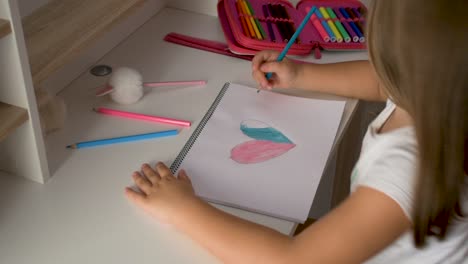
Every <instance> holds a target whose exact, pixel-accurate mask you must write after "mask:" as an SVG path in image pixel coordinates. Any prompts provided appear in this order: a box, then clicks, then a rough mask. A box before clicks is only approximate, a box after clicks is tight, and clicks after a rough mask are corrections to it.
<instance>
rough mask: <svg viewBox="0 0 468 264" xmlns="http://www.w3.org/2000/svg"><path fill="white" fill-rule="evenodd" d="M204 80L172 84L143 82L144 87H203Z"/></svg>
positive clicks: (174, 82) (173, 82)
mask: <svg viewBox="0 0 468 264" xmlns="http://www.w3.org/2000/svg"><path fill="white" fill-rule="evenodd" d="M205 84H206V81H205V80H196V81H172V82H145V83H143V85H144V86H146V87H159V86H176V85H205Z"/></svg>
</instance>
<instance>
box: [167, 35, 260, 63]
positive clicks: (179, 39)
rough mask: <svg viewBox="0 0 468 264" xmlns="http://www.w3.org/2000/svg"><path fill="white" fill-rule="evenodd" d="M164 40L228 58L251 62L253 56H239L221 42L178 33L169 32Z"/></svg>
mask: <svg viewBox="0 0 468 264" xmlns="http://www.w3.org/2000/svg"><path fill="white" fill-rule="evenodd" d="M164 40H165V41H167V42H171V43H175V44H179V45H182V46H186V47H190V48H194V49H200V50H204V51H209V52H213V53H218V54H222V55H226V56H230V57H235V58H239V59H243V60H248V61H251V60H252V58H253V56H251V55H241V54H236V53H233V52H232V51H231V50H230V49H229V47H228V46H227V45H226V44H224V43H221V42H217V41H213V40H206V39H201V38H195V37H191V36H187V35H182V34H178V33H174V32H171V33H169V34H167V35H166V36H165V37H164Z"/></svg>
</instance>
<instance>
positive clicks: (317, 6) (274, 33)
mask: <svg viewBox="0 0 468 264" xmlns="http://www.w3.org/2000/svg"><path fill="white" fill-rule="evenodd" d="M310 10H313V12H312V15H311V16H310V18H308V19H306V24H305V26H304V27H303V30H302V31H301V32H300V34H298V36H297V37H296V38H295V39H294V41H293V42H292V44H293V45H292V46H291V47H290V48H289V49H288V54H289V55H300V56H301V55H310V54H313V55H314V56H315V58H317V59H319V58H320V57H321V53H320V51H321V50H329V51H332V50H365V49H366V43H365V42H366V41H365V36H364V30H365V25H364V24H365V14H366V13H367V9H366V7H365V6H364V5H363V4H362V3H361V2H360V1H358V0H346V1H327V0H301V1H298V2H297V3H296V4H295V5H294V4H293V3H291V2H288V1H287V0H274V1H273V0H219V1H218V16H219V20H220V24H221V27H222V28H223V31H224V34H225V37H226V42H227V45H228V47H229V49H230V50H231V51H232V52H234V53H236V54H248V55H254V54H256V53H257V52H258V51H260V50H278V51H280V50H283V48H284V47H285V46H286V45H287V44H289V43H290V41H289V40H291V39H292V38H293V35H294V33H295V32H296V31H298V28H299V26H300V24H302V22H303V21H304V18H305V17H306V16H307V15H309V11H310Z"/></svg>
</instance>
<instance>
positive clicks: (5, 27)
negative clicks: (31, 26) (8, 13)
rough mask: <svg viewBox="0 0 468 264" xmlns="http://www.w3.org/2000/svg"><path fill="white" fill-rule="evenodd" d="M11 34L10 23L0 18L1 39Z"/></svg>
mask: <svg viewBox="0 0 468 264" xmlns="http://www.w3.org/2000/svg"><path fill="white" fill-rule="evenodd" d="M10 33H11V26H10V21H8V20H5V19H1V18H0V39H1V38H3V37H5V36H7V35H9V34H10Z"/></svg>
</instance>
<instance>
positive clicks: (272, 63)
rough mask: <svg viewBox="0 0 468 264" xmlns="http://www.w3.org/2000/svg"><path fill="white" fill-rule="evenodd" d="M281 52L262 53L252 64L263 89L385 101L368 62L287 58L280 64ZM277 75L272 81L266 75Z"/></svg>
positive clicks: (257, 55)
mask: <svg viewBox="0 0 468 264" xmlns="http://www.w3.org/2000/svg"><path fill="white" fill-rule="evenodd" d="M278 54H279V53H278V52H276V51H261V52H259V53H257V54H256V55H255V57H254V58H253V60H252V76H253V78H254V79H255V80H256V81H257V83H258V85H259V86H260V87H261V88H264V89H271V88H286V89H287V88H300V89H304V90H310V91H317V92H324V93H329V94H334V95H338V96H344V97H351V98H357V99H363V100H369V101H385V100H386V99H387V95H386V94H385V93H384V92H383V90H382V87H381V86H380V84H379V81H378V78H377V75H376V74H375V72H374V69H373V67H372V65H371V64H370V62H369V61H350V62H341V63H331V64H311V63H294V62H293V61H291V60H289V59H287V58H285V59H284V60H283V61H281V62H277V61H276V58H277V57H278ZM267 72H272V73H274V74H273V76H272V78H271V79H270V80H267V79H266V78H265V73H267Z"/></svg>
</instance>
